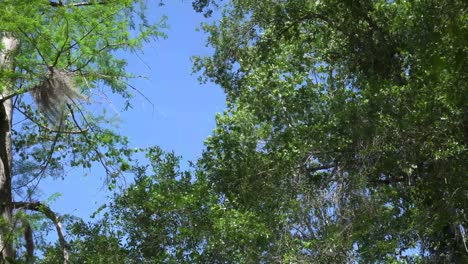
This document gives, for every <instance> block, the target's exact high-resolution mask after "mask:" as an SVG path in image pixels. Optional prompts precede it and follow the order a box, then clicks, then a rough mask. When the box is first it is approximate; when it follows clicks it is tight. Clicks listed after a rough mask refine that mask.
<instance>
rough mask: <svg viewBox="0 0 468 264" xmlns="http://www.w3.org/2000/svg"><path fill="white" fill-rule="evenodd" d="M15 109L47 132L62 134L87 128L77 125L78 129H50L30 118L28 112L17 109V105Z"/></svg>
mask: <svg viewBox="0 0 468 264" xmlns="http://www.w3.org/2000/svg"><path fill="white" fill-rule="evenodd" d="M15 108H16V110H17V111H18V112H20V113H21V114H22V115H23V116H24V117H26V118H27V119H29V120H30V121H31V122H33V123H34V124H36V125H37V126H39V127H40V128H42V129H44V130H45V131H47V132H51V133H62V134H83V133H85V132H87V131H88V128H85V129H82V128H80V127H79V130H60V129H59V130H56V129H52V128H50V127H47V126H45V125H43V124H41V123H39V122H38V121H37V120H35V119H34V118H32V117H31V116H29V115H28V114H26V113H25V112H24V111H22V110H21V109H19V107H15Z"/></svg>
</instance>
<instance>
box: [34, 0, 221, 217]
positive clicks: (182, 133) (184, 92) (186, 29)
mask: <svg viewBox="0 0 468 264" xmlns="http://www.w3.org/2000/svg"><path fill="white" fill-rule="evenodd" d="M148 2H154V3H153V4H152V6H151V8H150V10H148V15H149V17H150V18H153V19H156V18H159V17H161V16H162V15H166V16H167V17H168V20H167V24H168V26H169V29H167V31H166V33H167V35H168V38H167V39H161V40H158V41H156V42H153V43H149V44H147V45H146V47H145V49H144V51H143V52H144V53H143V54H139V56H136V55H134V54H124V57H125V58H127V59H128V61H129V66H128V71H129V72H132V73H134V74H137V75H144V76H147V77H148V79H147V80H146V79H140V80H133V81H132V82H131V83H132V84H133V85H134V86H136V87H137V88H138V89H140V90H141V91H142V92H143V93H144V94H145V96H146V97H148V98H149V99H150V100H151V102H152V103H153V104H154V108H153V106H152V105H151V104H150V103H148V102H147V101H146V100H145V99H144V98H142V97H140V96H137V97H136V98H135V99H134V100H133V109H131V110H129V111H128V112H121V111H119V109H122V107H123V106H122V105H121V104H120V103H119V100H114V105H113V106H112V105H109V106H108V110H109V112H110V113H114V114H118V115H119V117H120V119H121V123H120V125H119V127H118V128H117V130H118V131H119V133H121V134H123V135H126V136H128V138H129V139H130V142H131V143H130V144H131V145H132V146H135V147H149V146H153V145H158V146H160V147H161V148H163V149H164V150H166V151H171V150H174V151H175V152H176V153H177V154H178V155H182V156H183V157H184V159H185V160H195V159H197V157H199V156H200V154H201V152H202V150H203V141H204V139H205V138H206V137H207V136H208V135H210V134H211V131H212V130H213V128H214V127H215V113H216V112H222V111H223V110H224V108H225V104H224V102H225V101H224V99H225V97H224V94H223V92H222V90H221V88H220V87H217V86H214V85H200V84H199V83H198V81H197V76H196V75H191V67H192V64H191V62H190V57H191V56H193V55H206V54H209V53H210V50H209V49H208V48H206V47H205V36H204V34H203V33H202V32H198V31H196V28H197V27H198V26H199V24H200V22H201V21H202V20H203V19H204V18H203V16H202V15H201V14H197V13H195V12H194V11H193V9H192V5H191V1H188V0H185V1H182V0H170V1H165V2H166V5H165V6H163V7H158V6H157V2H159V1H148ZM114 109H117V111H115V110H114ZM85 173H87V174H88V176H84V174H85ZM102 176H103V170H102V169H100V168H93V169H92V170H91V171H83V170H81V169H73V170H71V171H69V173H68V177H67V178H66V179H65V180H64V181H60V180H58V181H55V182H53V181H51V180H46V181H44V182H43V184H42V191H43V197H44V199H47V197H50V196H51V195H52V194H54V193H57V192H59V193H61V195H62V196H61V197H59V198H58V199H57V200H56V201H54V202H52V203H51V204H50V205H51V207H52V209H53V210H56V211H57V212H59V213H61V214H64V213H68V214H74V215H77V216H80V217H84V218H88V216H89V215H90V214H91V213H92V212H93V211H94V210H95V209H97V208H98V207H99V206H100V205H102V204H103V203H104V202H105V197H106V195H108V194H109V193H107V192H106V189H105V188H103V177H102Z"/></svg>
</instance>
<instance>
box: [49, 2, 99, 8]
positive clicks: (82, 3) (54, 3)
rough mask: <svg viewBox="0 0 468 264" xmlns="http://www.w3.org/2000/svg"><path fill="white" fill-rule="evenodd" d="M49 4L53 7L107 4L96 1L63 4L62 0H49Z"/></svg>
mask: <svg viewBox="0 0 468 264" xmlns="http://www.w3.org/2000/svg"><path fill="white" fill-rule="evenodd" d="M49 3H50V6H53V7H72V6H90V5H105V4H107V3H106V2H104V1H102V2H96V3H91V2H78V3H70V4H64V3H63V2H62V1H58V2H54V1H50V2H49Z"/></svg>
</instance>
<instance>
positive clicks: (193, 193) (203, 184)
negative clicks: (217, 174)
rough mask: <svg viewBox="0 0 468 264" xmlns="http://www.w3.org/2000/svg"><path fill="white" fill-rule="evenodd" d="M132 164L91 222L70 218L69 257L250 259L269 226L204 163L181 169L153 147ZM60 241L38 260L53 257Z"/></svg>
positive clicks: (93, 259)
mask: <svg viewBox="0 0 468 264" xmlns="http://www.w3.org/2000/svg"><path fill="white" fill-rule="evenodd" d="M146 156H147V158H148V160H147V162H146V161H143V160H139V163H148V164H146V165H135V166H132V169H131V171H133V172H134V173H135V179H134V182H133V183H132V184H130V185H129V186H127V187H126V188H123V189H122V190H120V191H119V192H117V193H116V194H115V196H114V197H113V199H112V200H111V201H110V202H109V203H107V204H106V205H105V206H103V207H102V208H101V210H99V212H97V213H99V214H101V215H103V217H102V218H101V219H100V220H99V221H97V222H95V223H85V222H84V221H82V220H74V221H72V223H71V224H69V225H68V226H69V227H70V230H69V234H71V235H72V239H71V242H70V243H71V244H72V249H73V250H72V254H71V258H70V260H71V262H73V263H108V262H109V261H112V262H113V263H251V262H253V263H255V262H258V261H259V259H260V258H259V257H258V256H259V253H260V252H262V251H264V249H265V248H268V246H269V245H268V242H269V239H268V235H269V230H268V228H267V227H266V226H265V225H264V224H263V223H262V222H261V221H259V220H260V219H259V218H258V217H257V216H256V215H255V214H253V213H251V212H242V211H239V210H237V209H235V208H233V206H232V203H231V202H230V201H229V200H227V199H226V198H225V197H222V196H219V195H216V194H215V193H214V192H213V191H212V189H211V188H210V186H209V185H208V182H207V181H206V178H205V175H204V173H203V171H201V170H199V169H198V168H197V166H195V165H193V166H192V168H191V169H190V170H185V171H183V170H181V168H180V157H177V156H176V155H175V154H174V153H165V152H163V151H162V150H161V149H160V148H158V147H152V148H149V149H148V150H147V155H146ZM59 249H60V246H59V245H58V246H55V247H49V248H47V250H45V252H46V254H45V257H44V259H43V260H42V261H43V263H54V262H56V259H57V256H58V255H59V254H58V250H59Z"/></svg>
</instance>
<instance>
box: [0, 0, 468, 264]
mask: <svg viewBox="0 0 468 264" xmlns="http://www.w3.org/2000/svg"><path fill="white" fill-rule="evenodd" d="M36 2H37V5H32V4H25V3H22V2H21V1H19V2H18V1H15V2H13V1H2V2H0V7H2V6H3V7H4V10H10V11H8V12H5V13H4V14H1V15H0V22H2V23H0V25H1V26H0V31H1V32H2V34H3V35H2V36H3V40H6V39H10V40H12V39H20V42H21V46H20V47H19V48H16V49H13V46H14V45H13V44H14V43H12V42H11V41H10V42H5V41H4V42H3V46H2V50H1V51H2V52H1V53H0V55H2V57H1V58H0V81H1V82H0V87H1V90H0V93H1V97H0V102H1V103H2V104H3V108H2V109H0V110H1V112H0V113H2V114H0V117H2V118H3V119H2V120H5V121H2V122H3V123H1V124H0V129H1V130H0V131H1V132H2V133H3V134H1V135H0V136H2V138H0V148H1V149H0V151H2V152H1V154H2V155H0V157H1V158H2V163H1V164H0V165H1V166H0V175H1V176H2V177H3V178H2V179H6V180H2V181H0V182H1V185H0V201H1V207H0V209H1V210H2V216H3V219H4V222H5V223H4V224H3V226H4V228H3V229H2V231H1V234H2V235H1V239H0V240H1V241H2V243H3V245H6V246H4V247H5V249H3V250H2V252H3V257H4V259H5V260H7V261H10V262H11V263H16V262H18V263H23V262H24V261H26V262H28V263H31V261H35V262H36V263H59V262H64V263H108V262H113V263H356V262H357V263H360V262H362V263H465V262H468V238H467V235H468V231H467V211H466V209H467V208H466V205H467V204H468V197H467V196H468V180H467V176H468V88H467V86H466V84H467V83H468V80H467V74H466V70H465V69H466V68H468V65H467V62H466V61H467V60H466V58H467V57H468V56H467V55H468V54H467V53H468V47H467V44H466V43H468V37H467V36H468V21H467V20H468V15H467V14H468V12H467V11H468V10H467V4H466V3H465V2H464V1H431V0H421V1H404V0H400V1H384V0H359V1H341V0H336V1H335V0H329V1H294V0H286V1H276V0H254V1H244V0H232V1H216V0H197V1H194V2H193V8H194V12H199V13H200V15H201V16H204V17H205V18H206V23H204V24H203V25H202V30H203V31H204V32H205V33H206V36H207V40H206V41H207V45H208V46H209V47H211V48H212V50H213V52H212V54H211V55H208V56H197V54H194V55H195V57H194V58H193V65H194V66H193V70H194V73H195V74H198V76H199V80H200V82H202V83H204V82H211V83H215V84H216V85H218V86H219V87H221V88H222V89H223V91H224V92H225V94H226V105H227V107H226V109H225V111H224V112H222V113H218V114H217V115H216V127H215V129H214V130H213V132H212V134H211V135H210V136H209V137H208V138H207V139H206V140H205V143H204V150H203V154H202V155H201V156H200V157H199V159H198V160H196V161H193V162H191V163H190V166H185V165H183V164H182V158H181V157H179V156H177V154H175V153H173V152H165V151H163V150H162V149H161V148H159V147H157V146H154V147H150V148H146V149H143V150H139V151H141V152H143V153H144V154H145V157H144V158H141V155H139V156H138V157H140V158H139V159H136V158H135V155H133V154H134V152H135V151H134V150H133V149H132V148H131V147H130V144H131V143H130V142H128V140H127V139H126V138H125V137H124V136H120V135H118V134H116V133H114V132H113V131H112V130H111V129H108V127H107V126H106V125H99V122H98V121H102V120H103V119H102V118H101V117H96V116H92V115H85V114H81V110H82V109H85V105H86V104H89V101H86V100H84V99H82V97H83V95H88V94H89V95H90V96H92V93H93V91H96V90H98V89H100V87H101V86H100V85H101V84H103V87H105V88H107V89H109V88H110V91H111V92H115V93H118V94H121V95H122V96H123V97H124V98H129V97H130V96H129V91H131V90H132V88H131V87H130V86H128V83H127V80H128V78H131V77H132V76H131V75H129V74H128V73H126V72H125V71H124V69H123V66H124V64H125V61H124V60H120V59H117V58H115V57H114V55H115V54H114V53H113V51H114V50H115V49H118V48H124V49H127V50H130V51H131V50H134V49H135V50H136V49H138V48H141V45H142V43H143V42H145V41H149V40H151V39H152V38H156V37H160V36H163V34H162V33H161V30H160V26H162V24H155V25H149V24H148V22H147V20H146V19H145V16H144V14H145V9H144V1H141V3H140V1H105V2H98V1H91V2H89V6H88V5H86V6H81V4H80V3H81V2H74V1H63V2H62V1H57V2H49V1H36ZM138 3H140V4H141V5H138ZM78 5H79V6H78ZM27 13H28V14H29V13H33V14H36V16H37V17H35V18H34V19H29V18H26V17H27V16H26V15H25V14H27ZM18 14H20V15H22V16H19V15H18ZM129 14H133V15H131V16H129ZM13 16H15V17H18V16H19V18H20V19H17V21H18V22H10V23H3V22H4V21H16V20H12V17H13ZM105 16H109V17H111V18H112V19H109V20H102V19H101V18H102V17H105ZM83 17H92V18H93V19H92V20H84V19H83ZM129 17H130V18H135V19H136V20H135V21H133V20H128V18H129ZM56 20H57V21H62V23H57V21H56ZM64 22H65V23H64ZM83 23H84V26H83ZM115 28H118V29H119V30H118V31H117V32H118V34H115V32H116V30H115ZM135 30H136V31H138V32H139V35H138V36H137V37H136V38H134V37H133V34H130V32H134V31H135ZM169 36H170V34H169ZM46 42H47V43H50V42H52V43H57V45H54V47H55V48H51V47H50V45H46ZM8 43H10V47H12V48H11V49H10V50H8V49H7V48H8V45H7V44H8ZM114 48H115V49H114ZM7 51H8V52H7ZM32 65H40V67H39V69H40V70H37V68H38V67H32ZM63 75H64V76H67V77H66V78H65V77H61V76H63ZM67 78H70V79H72V80H73V81H74V82H75V83H76V85H73V87H75V86H76V87H82V88H81V92H79V93H78V94H75V93H77V92H75V91H74V90H73V89H69V90H70V92H63V91H62V90H61V91H59V92H56V93H55V94H54V96H55V97H65V99H64V100H62V101H60V102H61V103H60V104H59V108H57V109H56V108H55V107H50V105H51V104H52V103H54V102H56V101H54V100H56V99H54V98H52V97H50V96H49V97H47V98H50V100H52V101H51V102H50V103H49V102H48V101H46V103H45V105H44V104H42V105H41V104H40V103H39V104H33V103H32V102H29V101H27V100H24V99H23V95H24V94H28V93H34V92H35V93H36V94H39V95H40V96H43V97H46V96H48V95H47V94H45V95H42V93H41V91H42V90H40V89H44V87H45V88H50V89H51V90H53V88H54V81H55V82H57V81H56V80H57V79H58V81H59V82H64V80H67ZM44 79H45V80H46V83H45V84H43V83H44V81H43V80H44ZM64 86H65V87H68V86H69V85H67V84H65V85H61V87H64ZM51 87H52V88H51ZM38 89H39V90H38ZM67 91H68V90H67ZM62 94H65V95H64V96H61V95H62ZM40 96H39V97H40ZM41 98H42V97H41ZM36 101H40V98H39V99H36ZM8 102H9V104H7V103H8ZM54 105H55V104H54ZM8 107H10V108H12V109H13V110H11V112H12V113H14V114H15V115H23V116H25V117H28V118H29V119H30V121H31V123H28V125H23V126H21V127H20V128H13V129H12V130H11V134H12V135H13V136H12V137H11V138H12V141H11V142H12V143H9V144H10V146H13V149H15V150H16V151H17V152H16V153H29V154H28V155H25V156H24V157H23V156H22V155H21V154H17V155H12V154H11V152H10V154H9V155H8V150H9V149H8V146H9V145H8V133H7V132H8V131H7V129H6V127H9V125H8V123H9V124H11V115H8V114H5V113H7V110H8V109H9V108H8ZM8 118H9V119H8ZM57 120H59V126H58V127H53V126H49V123H53V122H55V121H57ZM55 123H57V122H55ZM10 127H11V125H10ZM5 131H7V132H5ZM71 132H73V133H71ZM4 138H6V139H7V140H4ZM83 142H84V144H83ZM34 146H39V147H36V148H34ZM70 146H71V147H70ZM67 147H69V148H67ZM20 149H21V150H22V152H21V151H20V152H18V150H20ZM67 149H68V150H67ZM91 152H92V153H93V154H91ZM104 154H105V155H104ZM108 154H109V155H108ZM30 157H33V159H31V158H30ZM12 159H14V160H15V161H14V162H13V164H14V166H13V169H14V171H15V172H17V173H18V172H21V173H20V174H21V175H23V176H22V177H21V178H18V177H17V178H15V179H22V180H21V181H19V180H17V181H15V182H8V179H10V181H11V177H12V173H11V171H12V170H11V167H8V164H11V160H12ZM8 161H9V162H10V163H8ZM96 162H97V163H100V166H102V167H104V168H105V170H106V172H107V173H108V176H109V177H108V184H109V186H110V187H111V189H112V190H113V192H114V195H113V197H111V198H110V199H109V201H107V202H105V204H104V205H103V206H102V207H101V208H100V209H99V210H98V212H96V214H95V216H96V218H95V221H91V222H88V221H85V220H82V219H79V218H78V217H70V216H69V217H58V216H57V215H56V214H55V213H54V212H52V210H50V208H48V207H47V206H45V205H44V204H43V203H40V202H39V201H36V200H34V199H35V196H34V195H31V194H30V193H31V191H29V192H28V191H27V192H26V194H28V195H29V197H28V196H27V195H25V196H13V198H12V195H11V190H12V188H14V187H13V186H15V185H14V184H20V183H23V184H24V183H25V182H26V183H27V182H28V179H29V178H28V177H27V176H29V177H31V175H36V177H39V176H38V175H42V174H48V175H58V176H66V175H63V174H61V172H63V167H64V166H81V167H87V166H91V164H96ZM5 164H6V165H5ZM41 164H42V165H41ZM15 166H18V167H17V168H16V169H15ZM28 170H29V171H28ZM31 172H35V173H36V174H31ZM1 173H3V174H1ZM128 174H130V175H131V177H130V179H131V183H129V184H127V185H118V184H117V179H119V178H122V177H125V175H127V176H128ZM40 177H42V176H40ZM116 184H117V185H116ZM8 186H10V187H8ZM24 186H25V187H26V188H29V189H31V187H29V185H28V184H26V185H24ZM8 188H9V193H8ZM33 191H34V188H33ZM8 195H9V196H8ZM17 198H28V199H29V200H27V201H21V202H20V201H17ZM28 211H33V212H36V213H30V212H28ZM41 216H42V217H43V218H44V217H45V218H46V220H44V219H43V218H41ZM15 219H20V220H21V221H20V222H21V223H25V224H22V225H20V224H16V222H15V221H17V220H15ZM47 219H50V220H51V221H52V223H53V224H54V225H55V226H60V228H59V227H57V230H58V233H59V241H58V242H57V243H56V244H50V243H46V242H44V241H42V243H39V242H40V241H36V243H35V244H37V245H38V249H39V251H40V252H41V254H37V253H34V252H33V251H31V250H30V249H29V248H28V246H31V245H34V243H33V244H32V243H31V242H29V241H28V237H27V236H26V235H24V238H21V235H23V234H27V232H26V231H27V230H28V226H29V225H30V224H28V223H32V224H34V223H36V225H37V223H40V222H41V221H49V222H50V220H47ZM54 219H55V220H54ZM58 219H60V220H63V223H64V226H65V228H64V229H65V230H62V229H61V224H60V222H59V221H58ZM2 223H3V222H2ZM29 228H30V227H29ZM12 230H13V231H14V232H12ZM10 233H14V234H15V236H16V237H14V238H10V236H7V234H10ZM61 233H63V234H65V235H60V234H61ZM35 240H39V239H37V238H36V239H35ZM21 243H22V244H24V245H25V246H26V247H25V249H20V250H17V252H15V250H14V249H13V248H14V247H16V248H18V246H17V245H19V244H21ZM23 251H24V252H23ZM18 252H19V253H18ZM21 261H23V262H21Z"/></svg>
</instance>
